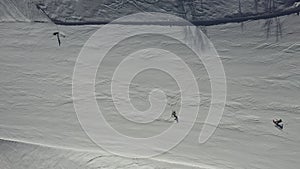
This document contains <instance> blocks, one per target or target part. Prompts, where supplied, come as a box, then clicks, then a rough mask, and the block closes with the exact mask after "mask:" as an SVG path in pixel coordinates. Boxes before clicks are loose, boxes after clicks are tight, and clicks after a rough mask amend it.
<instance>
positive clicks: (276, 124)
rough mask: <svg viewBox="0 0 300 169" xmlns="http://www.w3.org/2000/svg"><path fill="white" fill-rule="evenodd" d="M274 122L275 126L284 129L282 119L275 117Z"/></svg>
mask: <svg viewBox="0 0 300 169" xmlns="http://www.w3.org/2000/svg"><path fill="white" fill-rule="evenodd" d="M273 123H274V124H275V127H277V128H279V129H283V124H281V123H282V120H281V119H274V120H273Z"/></svg>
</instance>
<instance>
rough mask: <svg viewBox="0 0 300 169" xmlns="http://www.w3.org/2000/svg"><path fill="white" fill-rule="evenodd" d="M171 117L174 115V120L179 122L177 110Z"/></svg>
mask: <svg viewBox="0 0 300 169" xmlns="http://www.w3.org/2000/svg"><path fill="white" fill-rule="evenodd" d="M171 117H174V120H175V121H176V122H177V123H178V116H177V115H176V112H175V111H173V112H172V116H171Z"/></svg>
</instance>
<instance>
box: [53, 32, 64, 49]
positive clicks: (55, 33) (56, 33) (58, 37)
mask: <svg viewBox="0 0 300 169" xmlns="http://www.w3.org/2000/svg"><path fill="white" fill-rule="evenodd" d="M53 35H56V37H57V41H58V46H60V44H61V41H60V36H62V37H63V38H64V37H65V35H64V34H63V33H60V32H54V33H53Z"/></svg>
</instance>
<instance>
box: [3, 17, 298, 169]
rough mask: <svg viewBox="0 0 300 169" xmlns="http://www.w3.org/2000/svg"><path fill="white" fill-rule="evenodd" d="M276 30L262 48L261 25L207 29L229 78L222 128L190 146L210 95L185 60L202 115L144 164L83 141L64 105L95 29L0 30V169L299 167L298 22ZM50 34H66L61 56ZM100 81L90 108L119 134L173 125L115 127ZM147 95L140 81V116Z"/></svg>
mask: <svg viewBox="0 0 300 169" xmlns="http://www.w3.org/2000/svg"><path fill="white" fill-rule="evenodd" d="M280 22H281V23H282V37H281V38H279V41H278V42H276V35H275V33H276V29H275V27H276V25H275V21H274V22H273V24H272V25H271V28H272V29H271V31H270V36H269V39H266V29H265V28H266V27H265V25H266V24H265V23H266V21H264V20H259V21H251V22H246V23H244V24H243V31H242V30H241V25H240V24H226V25H219V26H212V27H206V31H207V35H208V37H209V38H210V40H211V41H212V42H213V43H214V45H215V48H216V49H217V51H218V52H219V55H220V57H221V59H222V62H223V65H224V69H225V73H226V77H227V89H228V91H227V102H226V107H225V111H224V114H223V118H222V120H221V123H220V125H219V126H218V128H217V130H216V132H215V133H214V135H213V136H212V137H211V138H210V140H208V142H206V143H205V144H199V143H198V137H199V131H200V130H201V127H202V125H203V121H204V119H205V118H204V117H205V116H206V115H207V110H208V107H209V100H210V87H209V83H207V82H208V80H207V75H206V73H205V69H204V67H203V65H201V64H196V63H195V64H192V63H194V62H193V60H189V58H190V57H189V55H190V54H189V53H187V54H186V55H184V57H185V58H187V62H189V63H191V65H192V66H194V68H195V69H197V70H198V71H199V74H196V78H197V79H199V81H198V82H199V83H200V84H201V85H200V86H199V89H200V93H201V105H200V115H199V117H198V119H197V121H196V123H195V126H194V127H193V129H192V131H191V132H190V133H189V135H188V136H187V137H186V138H185V139H184V140H183V141H182V142H181V143H180V144H179V145H178V146H177V147H175V148H174V149H172V150H170V151H168V152H167V153H165V154H163V155H159V156H156V157H153V158H151V159H130V158H123V157H119V156H116V155H112V154H110V153H108V152H105V151H103V150H102V149H101V148H99V147H98V146H96V145H95V144H94V143H93V142H92V141H91V140H90V139H89V138H88V137H87V136H86V134H85V133H84V131H83V130H82V128H81V126H80V124H79V121H78V119H77V116H76V113H75V111H74V107H73V101H72V75H73V69H74V65H75V62H76V58H77V56H78V53H79V51H80V50H81V47H82V46H83V44H84V43H85V42H86V40H87V39H88V38H89V37H90V36H91V35H92V34H93V33H94V32H95V31H96V30H97V29H98V28H99V26H77V27H75V26H59V27H57V26H55V25H52V24H50V23H0V34H1V41H0V50H1V57H0V64H1V66H0V77H1V78H0V84H1V86H0V93H1V95H0V104H1V105H0V113H1V118H0V138H1V141H0V168H1V169H2V168H3V169H23V168H24V169H25V168H30V169H35V168H39V169H40V168H45V169H46V168H57V169H63V168H147V169H148V168H208V169H210V168H218V169H232V168H238V169H269V168H272V169H283V168H284V169H292V168H299V165H300V163H299V158H300V136H299V129H300V123H299V122H300V114H299V112H300V105H299V98H300V93H299V88H300V57H299V56H300V39H299V37H300V30H299V27H300V18H299V16H294V15H291V16H286V17H282V18H280ZM115 26H118V25H115ZM57 29H59V30H60V31H63V32H64V33H65V34H66V35H67V37H66V38H62V46H61V47H58V44H57V39H56V37H55V36H53V35H52V33H53V32H55V31H57ZM111 38H114V37H111ZM140 40H141V41H143V39H140ZM136 43H139V42H138V41H137V42H136ZM173 50H175V51H176V50H180V48H179V49H177V48H174V49H173ZM179 52H180V51H179ZM149 57H151V56H147V55H146V56H144V58H145V59H147V58H149ZM117 58H118V56H115V57H111V60H108V61H111V62H114V59H117ZM157 76H164V75H157ZM157 76H156V74H155V73H151V72H150V73H148V74H147V77H149V79H151V78H153V79H155V80H157V81H158V82H159V83H162V85H166V86H168V85H169V84H164V81H163V80H161V81H159V78H157ZM101 77H102V76H101V75H99V76H98V77H97V79H96V98H97V101H98V102H99V105H102V107H103V110H106V111H105V112H106V118H107V119H108V121H110V122H111V124H112V126H114V127H115V128H117V129H118V130H120V132H125V133H126V132H127V134H135V135H136V136H140V137H145V136H147V134H157V133H159V132H161V131H162V130H164V129H165V127H166V126H169V125H171V124H172V123H168V122H165V121H164V120H158V121H156V122H155V125H151V124H150V125H148V126H147V125H145V126H143V128H142V130H141V128H140V126H135V125H132V124H131V123H130V122H126V121H124V120H122V118H120V117H119V116H117V115H116V113H115V112H114V111H113V110H114V108H113V107H112V103H111V102H110V100H109V98H108V97H109V94H107V92H108V91H106V90H101V89H102V88H101V87H102V86H103V85H106V84H109V81H107V79H105V74H104V75H103V77H104V79H101ZM140 78H141V80H143V77H140ZM144 80H145V79H144ZM168 82H170V81H168ZM148 87H149V86H140V85H139V83H138V81H137V84H136V85H134V86H133V89H132V90H133V100H134V99H136V102H134V104H135V105H137V106H141V108H144V107H145V105H144V104H145V103H144V102H143V101H145V100H147V97H146V95H145V92H144V91H147V90H148ZM173 87H174V86H173ZM172 92H173V93H172ZM169 93H170V94H169V97H170V99H171V102H176V101H178V100H176V99H177V97H176V94H177V92H176V91H175V92H174V91H173V90H170V91H169ZM139 100H140V101H139ZM143 106H144V107H143ZM146 107H147V106H146ZM170 112H171V108H169V109H167V110H166V114H165V115H164V117H163V118H167V117H169V115H170V114H169V113H170ZM273 118H282V119H283V121H284V129H283V130H278V129H277V128H275V127H274V125H273V123H272V119H273ZM175 125H176V124H175ZM114 144H116V146H118V143H114ZM153 148H155V147H153Z"/></svg>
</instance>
